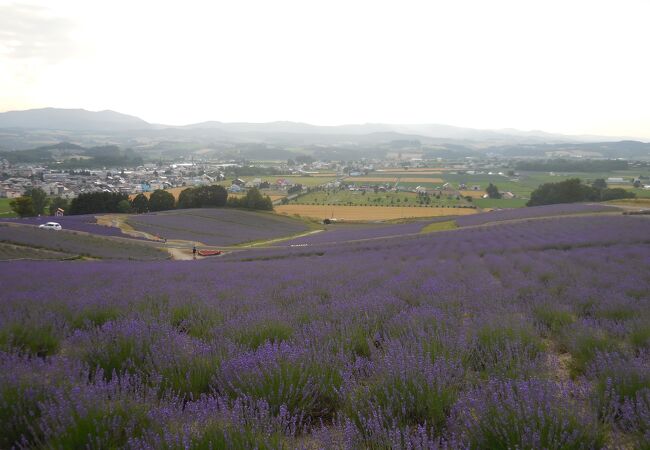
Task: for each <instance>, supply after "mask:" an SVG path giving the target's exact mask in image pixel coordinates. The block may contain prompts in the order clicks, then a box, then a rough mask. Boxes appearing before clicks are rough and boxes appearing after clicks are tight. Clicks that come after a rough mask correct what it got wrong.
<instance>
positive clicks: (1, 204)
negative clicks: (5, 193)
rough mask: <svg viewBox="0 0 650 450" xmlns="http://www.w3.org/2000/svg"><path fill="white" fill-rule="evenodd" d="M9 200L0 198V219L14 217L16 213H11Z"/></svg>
mask: <svg viewBox="0 0 650 450" xmlns="http://www.w3.org/2000/svg"><path fill="white" fill-rule="evenodd" d="M10 201H11V199H9V198H0V218H2V217H16V213H14V212H13V210H12V209H11V206H9V202H10Z"/></svg>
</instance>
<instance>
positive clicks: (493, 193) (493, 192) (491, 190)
mask: <svg viewBox="0 0 650 450" xmlns="http://www.w3.org/2000/svg"><path fill="white" fill-rule="evenodd" d="M485 192H486V193H487V195H488V197H490V198H501V192H499V188H498V187H496V186H495V185H493V184H492V183H490V184H489V185H488V187H487V189H485Z"/></svg>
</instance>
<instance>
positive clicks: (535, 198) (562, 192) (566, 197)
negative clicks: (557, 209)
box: [526, 178, 600, 206]
mask: <svg viewBox="0 0 650 450" xmlns="http://www.w3.org/2000/svg"><path fill="white" fill-rule="evenodd" d="M598 200H600V192H599V191H598V190H597V189H594V188H593V187H591V186H587V185H586V184H583V183H582V181H580V179H579V178H570V179H568V180H564V181H560V182H558V183H544V184H542V185H541V186H539V187H538V188H537V189H535V190H534V191H533V192H532V193H531V194H530V200H529V201H528V203H526V205H527V206H539V205H552V204H556V203H574V202H586V201H598Z"/></svg>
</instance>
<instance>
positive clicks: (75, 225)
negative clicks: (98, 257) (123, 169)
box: [0, 214, 128, 237]
mask: <svg viewBox="0 0 650 450" xmlns="http://www.w3.org/2000/svg"><path fill="white" fill-rule="evenodd" d="M1 222H9V223H18V224H23V225H36V226H38V225H42V224H44V223H47V222H57V223H59V224H61V227H62V228H63V229H64V230H73V231H83V232H85V233H92V234H99V235H101V236H121V237H128V236H126V235H125V234H122V231H121V230H120V229H119V228H117V227H109V226H104V225H98V224H97V219H96V218H95V215H93V214H88V215H79V216H63V217H55V216H43V217H23V218H21V219H18V218H14V219H0V223H1Z"/></svg>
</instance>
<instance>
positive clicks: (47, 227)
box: [38, 222, 61, 231]
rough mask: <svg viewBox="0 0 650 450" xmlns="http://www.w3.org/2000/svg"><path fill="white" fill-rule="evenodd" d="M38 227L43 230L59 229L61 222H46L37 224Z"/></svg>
mask: <svg viewBox="0 0 650 450" xmlns="http://www.w3.org/2000/svg"><path fill="white" fill-rule="evenodd" d="M38 228H42V229H43V230H57V231H58V230H61V224H60V223H56V222H47V223H44V224H42V225H39V226H38Z"/></svg>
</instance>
